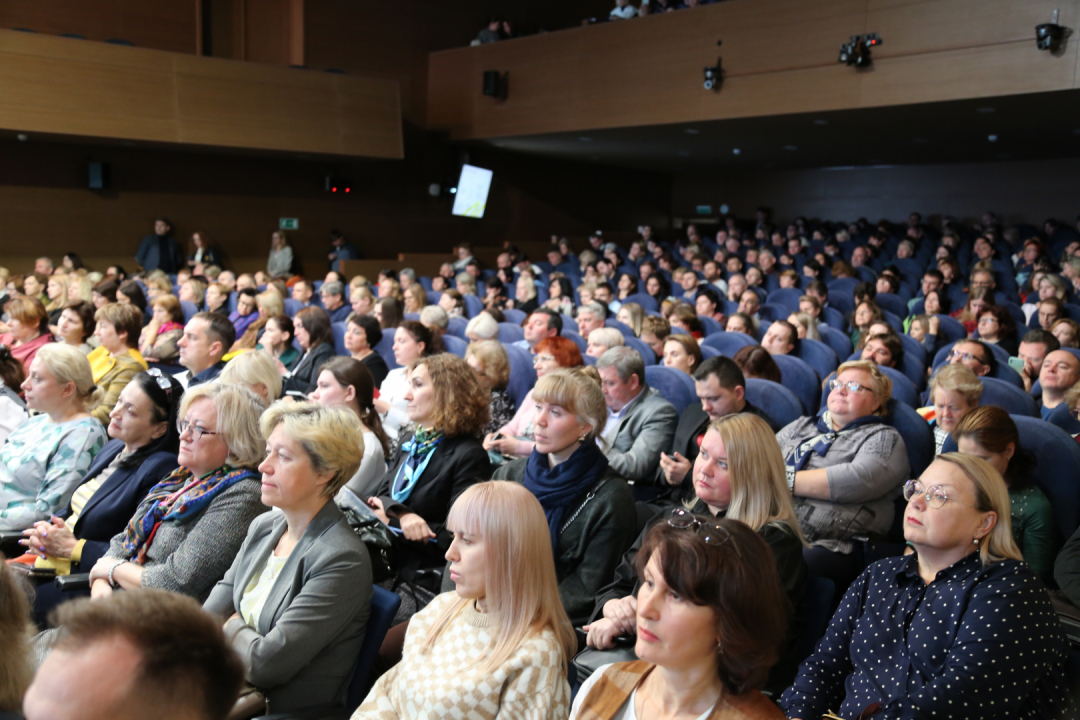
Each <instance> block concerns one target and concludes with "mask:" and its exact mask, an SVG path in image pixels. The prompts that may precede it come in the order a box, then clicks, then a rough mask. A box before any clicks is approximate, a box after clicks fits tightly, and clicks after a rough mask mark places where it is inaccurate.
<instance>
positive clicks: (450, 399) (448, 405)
mask: <svg viewBox="0 0 1080 720" xmlns="http://www.w3.org/2000/svg"><path fill="white" fill-rule="evenodd" d="M417 324H419V323H417ZM421 365H426V366H427V370H428V374H429V375H430V376H431V385H432V387H433V388H434V390H435V414H434V417H433V418H432V419H433V421H434V425H435V427H437V428H439V429H441V430H442V431H443V432H444V433H446V436H447V437H458V436H460V435H474V436H475V435H479V434H480V431H481V430H483V428H484V426H485V425H487V424H488V421H489V420H490V419H491V393H489V392H488V391H487V390H485V389H484V388H482V387H481V386H480V382H479V381H478V380H477V379H476V373H474V372H473V369H472V368H471V367H469V363H467V362H465V360H463V359H462V358H459V357H458V356H457V355H453V354H451V353H445V352H444V353H438V354H436V355H432V356H431V357H421V358H417V359H416V360H413V362H412V363H411V364H410V365H409V372H410V373H411V372H413V371H414V370H415V369H416V368H418V367H419V366H421Z"/></svg>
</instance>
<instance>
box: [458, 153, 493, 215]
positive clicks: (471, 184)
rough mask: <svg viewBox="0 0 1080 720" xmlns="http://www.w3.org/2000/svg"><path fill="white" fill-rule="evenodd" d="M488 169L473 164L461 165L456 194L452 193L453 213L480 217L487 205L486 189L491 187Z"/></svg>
mask: <svg viewBox="0 0 1080 720" xmlns="http://www.w3.org/2000/svg"><path fill="white" fill-rule="evenodd" d="M491 176H492V172H491V171H490V170H485V169H484V168H478V167H475V166H473V165H462V166H461V177H460V178H458V184H457V194H455V195H454V210H453V213H454V215H460V216H462V217H471V218H482V217H484V209H485V208H486V207H487V198H488V190H490V189H491Z"/></svg>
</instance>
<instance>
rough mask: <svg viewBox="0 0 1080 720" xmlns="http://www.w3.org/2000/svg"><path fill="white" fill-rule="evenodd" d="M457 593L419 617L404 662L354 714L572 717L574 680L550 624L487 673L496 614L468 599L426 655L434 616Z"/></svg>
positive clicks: (356, 718)
mask: <svg viewBox="0 0 1080 720" xmlns="http://www.w3.org/2000/svg"><path fill="white" fill-rule="evenodd" d="M457 599H458V595H457V594H456V593H453V592H448V593H443V594H442V595H439V596H438V597H436V598H435V599H434V600H433V601H432V602H431V604H430V605H428V606H427V607H426V608H424V609H423V610H421V611H420V612H418V613H417V614H416V615H414V616H413V618H412V620H411V621H410V623H409V631H408V633H407V634H406V635H405V648H404V654H403V656H402V659H401V662H400V663H398V664H397V665H396V666H394V668H393V669H391V670H390V671H389V672H388V673H386V674H385V675H383V676H382V677H381V678H379V680H378V682H376V683H375V687H373V688H372V689H371V692H370V693H368V696H367V698H365V699H364V702H363V703H362V704H361V705H360V707H359V709H357V711H356V713H355V714H354V715H353V716H352V720H397V719H398V718H401V719H402V720H436V719H439V720H442V719H443V718H455V720H458V719H460V720H491V719H493V718H500V720H517V719H518V718H521V719H522V720H565V718H566V717H567V716H568V715H569V713H570V686H569V685H568V684H567V682H566V673H565V671H564V669H563V661H562V649H561V647H560V645H559V642H558V640H557V639H556V637H555V634H554V633H553V632H551V630H549V629H545V630H544V631H543V632H542V633H540V634H539V635H533V636H532V637H530V638H529V639H528V640H526V641H525V643H524V644H523V645H522V646H521V648H519V649H518V651H517V652H516V653H514V654H513V655H511V656H510V659H509V660H507V661H506V662H504V663H503V664H502V665H501V666H500V667H499V668H497V669H496V670H495V671H494V672H483V671H482V666H483V658H484V656H485V655H486V654H487V648H488V642H489V641H490V639H491V634H490V632H489V628H488V621H489V617H488V616H487V615H486V614H484V613H480V612H477V611H476V610H475V609H474V607H473V604H472V603H469V604H468V605H467V606H466V608H465V610H463V611H462V613H461V614H460V615H458V617H457V618H455V619H454V621H453V622H451V623H450V624H449V625H448V626H447V627H446V628H445V629H444V630H443V632H442V634H441V635H440V636H439V639H438V640H437V641H436V642H435V645H434V646H433V647H432V648H431V650H430V651H429V652H428V653H427V654H426V655H423V654H421V652H420V648H421V647H422V645H423V643H424V639H425V638H426V637H427V633H428V629H429V628H430V627H431V625H432V624H433V623H434V622H435V618H436V617H437V616H438V615H439V613H440V611H441V610H442V609H443V608H445V607H446V606H447V605H448V604H451V603H453V602H454V601H455V600H457Z"/></svg>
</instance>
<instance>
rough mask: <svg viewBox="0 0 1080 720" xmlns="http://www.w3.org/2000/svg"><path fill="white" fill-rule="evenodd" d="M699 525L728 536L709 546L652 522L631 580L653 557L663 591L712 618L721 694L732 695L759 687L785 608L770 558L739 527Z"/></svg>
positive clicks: (783, 628) (780, 636)
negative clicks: (699, 607)
mask: <svg viewBox="0 0 1080 720" xmlns="http://www.w3.org/2000/svg"><path fill="white" fill-rule="evenodd" d="M698 520H699V521H700V522H705V523H710V524H715V525H719V526H720V527H721V528H723V530H725V531H727V535H728V537H727V539H726V540H725V541H724V542H723V543H722V544H721V545H720V546H718V547H717V546H712V545H709V544H708V543H706V542H705V538H704V537H703V536H701V535H699V534H698V533H697V532H695V531H694V530H693V529H686V530H681V529H679V528H675V527H672V526H671V525H669V524H668V523H667V522H664V521H661V522H658V523H656V524H655V525H653V527H652V529H651V530H649V533H648V534H647V535H646V536H645V541H644V542H643V543H642V546H641V550H640V551H639V552H638V554H637V558H636V559H635V561H634V564H635V566H636V569H637V574H638V577H639V578H642V579H644V574H645V566H646V565H648V564H649V560H650V559H651V558H652V556H653V554H654V553H655V554H658V555H659V565H660V571H661V573H662V574H663V577H664V582H665V583H666V584H667V585H668V587H670V588H671V589H672V590H674V591H675V592H677V593H678V594H679V595H681V596H682V597H683V598H685V599H687V600H689V601H690V602H692V603H694V604H695V605H703V606H708V607H710V608H712V610H713V612H714V613H715V614H716V625H717V630H718V631H719V635H720V647H719V649H718V650H717V665H718V670H719V673H720V678H721V680H723V681H724V685H725V687H726V688H727V689H728V691H730V692H732V693H735V694H736V695H739V694H742V693H744V692H746V691H748V690H755V689H761V688H762V687H764V685H765V681H766V679H767V677H768V674H769V669H770V668H771V667H772V666H773V665H774V664H775V663H776V660H777V658H778V657H779V651H780V645H781V644H782V643H783V641H784V636H785V634H786V633H787V617H788V611H789V609H790V603H789V602H788V599H787V597H786V596H785V595H784V591H783V589H782V587H781V584H780V576H779V574H778V572H777V570H776V559H775V557H774V556H773V553H772V550H771V549H770V548H769V545H768V543H766V542H765V541H764V540H763V539H762V538H761V536H760V535H758V534H757V533H756V532H754V531H753V530H751V529H750V527H749V526H747V525H746V524H744V523H741V522H739V521H738V520H731V519H728V518H721V519H717V518H711V517H710V518H705V517H699V518H698Z"/></svg>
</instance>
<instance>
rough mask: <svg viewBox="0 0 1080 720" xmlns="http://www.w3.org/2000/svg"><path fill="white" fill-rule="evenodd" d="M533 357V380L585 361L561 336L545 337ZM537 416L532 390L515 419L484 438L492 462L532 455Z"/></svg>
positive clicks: (576, 347)
mask: <svg viewBox="0 0 1080 720" xmlns="http://www.w3.org/2000/svg"><path fill="white" fill-rule="evenodd" d="M535 353H536V354H535V355H534V356H533V368H535V370H536V380H537V382H539V381H540V378H542V377H544V375H546V374H547V373H549V372H552V371H554V370H558V369H559V368H573V367H581V366H583V365H584V364H585V361H584V360H583V359H582V358H581V349H580V348H578V346H577V345H576V344H575V343H574V341H573V340H570V339H568V338H564V337H558V336H556V337H550V338H544V339H543V340H541V341H540V342H538V343H537V344H536V348H535ZM535 414H536V402H535V401H534V400H533V397H532V390H530V391H529V392H528V394H527V395H525V399H524V400H522V401H521V405H520V406H519V407H518V411H517V412H516V413H515V414H514V419H513V420H511V421H510V422H508V423H507V424H506V425H503V427H502V428H501V429H500V430H499V431H498V432H496V433H494V434H492V435H485V436H484V449H485V450H487V451H488V454H489V455H491V459H492V462H494V463H496V464H501V463H503V462H506V461H507V460H513V459H514V458H520V457H528V456H529V455H531V454H532V451H533V448H534V447H535V443H534V442H533V435H534V427H533V416H534V415H535Z"/></svg>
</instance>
